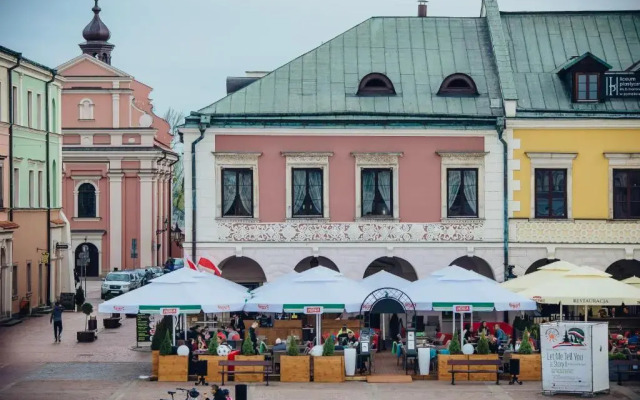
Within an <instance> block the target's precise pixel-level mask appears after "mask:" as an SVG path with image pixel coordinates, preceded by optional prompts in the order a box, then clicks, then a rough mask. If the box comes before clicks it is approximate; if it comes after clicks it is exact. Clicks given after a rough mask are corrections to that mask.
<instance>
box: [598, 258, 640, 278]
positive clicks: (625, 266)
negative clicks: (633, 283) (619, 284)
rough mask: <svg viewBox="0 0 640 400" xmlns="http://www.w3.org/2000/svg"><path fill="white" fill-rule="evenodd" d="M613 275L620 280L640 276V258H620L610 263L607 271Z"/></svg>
mask: <svg viewBox="0 0 640 400" xmlns="http://www.w3.org/2000/svg"><path fill="white" fill-rule="evenodd" d="M605 272H606V273H607V274H611V277H612V278H614V279H617V280H619V281H621V280H623V279H627V278H631V277H632V276H637V277H640V261H638V260H618V261H616V262H614V263H613V264H611V265H609V268H607V270H606V271H605Z"/></svg>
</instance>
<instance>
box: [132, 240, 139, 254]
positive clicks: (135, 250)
mask: <svg viewBox="0 0 640 400" xmlns="http://www.w3.org/2000/svg"><path fill="white" fill-rule="evenodd" d="M131 258H138V239H136V238H133V239H131Z"/></svg>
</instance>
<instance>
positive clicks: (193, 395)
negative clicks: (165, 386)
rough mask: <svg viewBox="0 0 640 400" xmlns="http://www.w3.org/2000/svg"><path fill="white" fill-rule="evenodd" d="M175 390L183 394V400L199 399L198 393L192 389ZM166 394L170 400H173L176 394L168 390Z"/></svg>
mask: <svg viewBox="0 0 640 400" xmlns="http://www.w3.org/2000/svg"><path fill="white" fill-rule="evenodd" d="M176 390H177V391H181V392H184V395H185V400H197V399H199V398H200V392H198V391H197V390H196V388H193V389H184V388H176ZM167 393H168V394H169V395H170V396H171V400H175V398H174V397H173V396H174V395H175V394H176V393H177V392H174V391H171V390H169V391H167ZM160 400H166V399H160Z"/></svg>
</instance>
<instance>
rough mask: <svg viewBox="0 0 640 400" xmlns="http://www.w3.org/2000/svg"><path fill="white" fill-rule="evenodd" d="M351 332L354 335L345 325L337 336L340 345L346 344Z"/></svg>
mask: <svg viewBox="0 0 640 400" xmlns="http://www.w3.org/2000/svg"><path fill="white" fill-rule="evenodd" d="M349 332H351V333H353V331H352V330H351V329H349V328H347V325H343V326H342V328H340V330H339V331H338V334H337V335H336V337H337V338H338V342H339V343H340V344H344V343H345V342H346V339H347V338H348V337H349Z"/></svg>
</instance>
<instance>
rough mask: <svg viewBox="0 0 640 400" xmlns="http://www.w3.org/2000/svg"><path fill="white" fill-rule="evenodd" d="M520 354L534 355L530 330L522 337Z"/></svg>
mask: <svg viewBox="0 0 640 400" xmlns="http://www.w3.org/2000/svg"><path fill="white" fill-rule="evenodd" d="M518 353H520V354H531V353H533V348H532V347H531V342H529V330H528V329H525V330H524V334H523V335H522V342H520V349H518Z"/></svg>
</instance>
